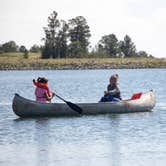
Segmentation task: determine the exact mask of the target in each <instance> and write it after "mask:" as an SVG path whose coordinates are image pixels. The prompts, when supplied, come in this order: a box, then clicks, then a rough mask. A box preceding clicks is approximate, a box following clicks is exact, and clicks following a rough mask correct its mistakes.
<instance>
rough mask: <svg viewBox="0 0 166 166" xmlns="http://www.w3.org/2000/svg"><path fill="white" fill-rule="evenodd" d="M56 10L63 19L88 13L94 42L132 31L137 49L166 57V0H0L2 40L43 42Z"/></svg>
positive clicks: (87, 17)
mask: <svg viewBox="0 0 166 166" xmlns="http://www.w3.org/2000/svg"><path fill="white" fill-rule="evenodd" d="M53 10H55V11H56V12H57V13H58V17H59V19H64V20H66V21H67V20H69V19H71V18H74V17H76V16H84V17H85V18H86V19H87V22H88V25H89V26H90V30H91V34H92V37H91V39H90V41H91V45H92V46H94V45H95V44H96V43H97V42H98V41H99V40H100V39H101V36H103V35H108V34H111V33H114V34H115V35H116V36H117V38H118V39H119V40H122V39H123V38H124V36H125V35H126V34H128V35H129V36H130V37H131V38H132V40H133V42H134V43H135V45H136V47H137V50H139V51H140V50H145V51H147V52H148V53H149V54H152V55H153V56H156V57H166V43H165V40H166V0H26V1H25V0H0V44H2V43H4V42H7V41H9V40H14V41H16V43H17V44H18V45H25V46H26V47H28V48H29V47H30V46H32V45H33V44H42V42H41V39H42V38H43V37H44V32H43V27H44V26H46V24H47V17H48V16H49V15H50V13H51V12H52V11H53Z"/></svg>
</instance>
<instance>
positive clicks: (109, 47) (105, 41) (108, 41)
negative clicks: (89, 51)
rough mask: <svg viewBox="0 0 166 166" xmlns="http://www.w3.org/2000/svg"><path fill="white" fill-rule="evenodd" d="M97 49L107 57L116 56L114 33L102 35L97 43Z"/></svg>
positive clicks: (116, 46)
mask: <svg viewBox="0 0 166 166" xmlns="http://www.w3.org/2000/svg"><path fill="white" fill-rule="evenodd" d="M98 51H99V52H101V53H104V54H106V55H108V56H109V57H117V53H118V51H119V48H118V39H117V37H116V35H114V34H110V35H105V36H103V37H102V38H101V40H100V41H99V43H98Z"/></svg>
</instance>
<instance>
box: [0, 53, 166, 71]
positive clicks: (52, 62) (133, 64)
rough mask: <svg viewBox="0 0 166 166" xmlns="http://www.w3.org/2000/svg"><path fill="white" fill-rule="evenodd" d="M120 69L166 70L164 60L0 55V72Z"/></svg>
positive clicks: (33, 54)
mask: <svg viewBox="0 0 166 166" xmlns="http://www.w3.org/2000/svg"><path fill="white" fill-rule="evenodd" d="M122 68H125V69H126V68H166V58H161V59H159V58H73V59H40V54H36V53H31V54H30V55H29V58H28V59H25V58H23V54H22V53H5V54H0V70H37V69H39V70H41V69H59V70H61V69H122Z"/></svg>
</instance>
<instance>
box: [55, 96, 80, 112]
mask: <svg viewBox="0 0 166 166" xmlns="http://www.w3.org/2000/svg"><path fill="white" fill-rule="evenodd" d="M55 96H56V97H58V98H59V99H61V100H62V101H64V102H65V103H66V104H67V105H68V106H69V107H70V108H71V109H72V110H74V111H76V112H78V113H79V114H82V111H83V110H82V108H80V107H79V106H78V105H76V104H74V103H71V102H69V101H66V100H65V99H63V98H62V97H60V96H58V95H57V94H55Z"/></svg>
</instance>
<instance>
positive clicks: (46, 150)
mask: <svg viewBox="0 0 166 166" xmlns="http://www.w3.org/2000/svg"><path fill="white" fill-rule="evenodd" d="M114 73H118V74H119V76H120V81H119V82H120V84H119V86H120V89H121V93H122V97H123V98H129V97H130V96H131V95H132V93H134V92H140V91H142V92H146V91H147V90H150V89H153V90H154V92H155V94H156V101H157V103H156V107H155V108H154V110H153V112H149V113H133V114H120V115H115V114H114V115H98V116H82V117H70V118H36V119H20V118H18V117H17V116H16V115H14V113H13V112H12V108H11V103H12V98H13V95H14V93H19V94H20V95H22V96H24V97H26V98H30V99H34V86H33V85H32V79H33V78H37V77H38V76H45V77H48V78H49V85H50V88H51V89H52V90H56V92H57V93H58V94H59V95H61V96H62V97H64V98H65V99H67V100H69V101H72V102H97V101H98V100H99V99H100V97H101V96H102V94H103V91H104V90H105V89H106V86H107V84H108V79H109V76H110V75H111V74H114ZM165 94H166V69H133V70H80V71H74V70H68V71H67V70H64V71H0V165H2V166H15V165H17V166H47V165H48V166H55V165H57V166H78V165H79V166H101V165H103V166H131V165H133V166H165V163H166V148H165V147H166V102H165V101H166V95H165ZM53 102H61V101H59V100H58V99H56V98H55V99H54V100H53Z"/></svg>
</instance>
